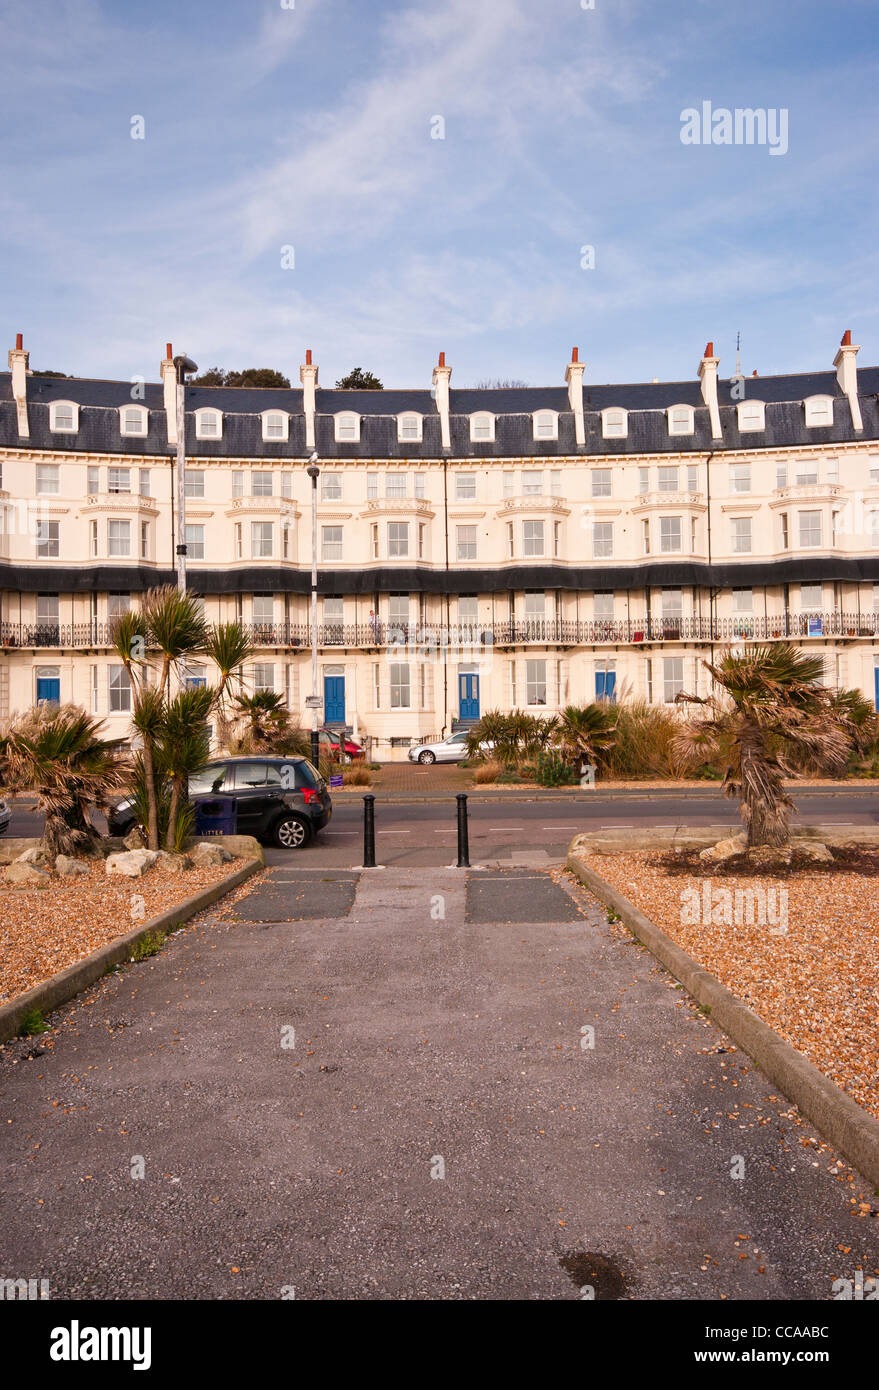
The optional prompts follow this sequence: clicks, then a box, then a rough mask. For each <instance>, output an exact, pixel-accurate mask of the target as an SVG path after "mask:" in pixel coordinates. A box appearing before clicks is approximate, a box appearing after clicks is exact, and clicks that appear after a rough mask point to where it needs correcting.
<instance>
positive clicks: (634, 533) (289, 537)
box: [0, 333, 879, 757]
mask: <svg viewBox="0 0 879 1390" xmlns="http://www.w3.org/2000/svg"><path fill="white" fill-rule="evenodd" d="M858 351H859V349H858V348H857V347H856V346H853V345H852V343H851V335H850V334H849V333H846V334H845V335H844V336H843V339H842V343H841V345H840V347H839V349H838V351H837V352H836V355H835V358H834V361H833V367H832V369H831V370H828V371H819V372H813V373H805V374H799V375H791V376H770V377H758V376H756V375H754V376H752V377H747V378H745V377H741V376H739V377H733V378H731V379H726V380H721V379H719V377H718V366H719V360H718V358H717V357H715V356H714V351H713V345H712V344H711V343H709V344H708V345H707V347H706V350H705V354H704V356H703V357H702V359H701V361H700V363H699V368H698V374H697V377H696V379H695V380H693V381H683V382H681V381H678V382H653V383H642V384H634V385H619V386H616V385H608V386H597V385H591V384H590V383H588V382H587V381H586V380H585V371H586V369H585V365H584V364H583V363H581V362H580V361H579V360H578V353H577V350H576V349H574V351H573V353H572V356H571V361H570V362H568V364H567V366H566V367H565V371H564V383H565V384H564V385H560V386H557V387H539V388H538V387H535V388H531V387H527V388H516V389H503V388H500V389H491V390H469V389H468V390H457V389H455V388H453V387H452V385H451V376H452V369H451V367H449V366H447V365H446V363H445V359H444V354H440V358H439V363H438V365H437V366H436V367H435V368H434V371H433V381H432V384H431V387H430V388H427V387H425V388H424V389H420V390H381V391H340V390H324V389H322V388H321V387H320V385H319V382H318V367H317V365H315V364H314V363H312V361H311V354H310V353H307V354H306V361H305V363H304V364H303V366H302V367H301V368H300V372H299V376H300V382H301V387H300V388H299V389H296V390H275V389H272V390H252V389H246V388H244V389H234V388H222V387H214V388H212V387H197V386H193V387H187V388H186V396H185V401H186V405H185V427H186V438H185V449H186V457H187V467H186V475H185V476H186V484H185V497H184V499H183V503H184V507H185V522H186V544H187V549H188V555H187V566H188V582H189V585H190V587H191V588H192V589H193V590H194V591H195V592H197V593H198V594H200V595H202V596H203V598H204V603H205V608H206V612H207V616H208V617H209V618H211V619H215V620H229V619H232V618H239V619H241V620H242V621H243V622H244V623H246V624H247V625H248V627H249V628H250V630H251V632H252V635H253V638H254V641H255V643H256V655H255V658H254V660H253V663H252V665H251V666H250V667H249V668H248V671H247V672H246V683H247V684H248V686H249V687H250V688H261V687H264V688H272V689H275V690H277V691H280V692H283V693H284V695H285V697H286V700H287V702H288V704H289V706H290V708H291V709H292V710H293V711H294V712H295V713H297V714H298V713H300V712H302V713H303V714H304V701H305V697H306V696H307V695H309V694H311V693H312V691H311V667H310V644H311V630H310V598H309V592H310V582H311V559H312V555H311V529H312V515H311V507H312V498H311V493H312V485H311V481H310V479H309V478H308V477H307V475H306V466H307V464H308V461H309V459H310V457H311V455H312V454H313V453H316V454H317V455H318V464H319V467H320V478H319V482H318V488H317V526H318V566H319V595H320V599H319V608H318V643H319V672H320V675H319V690H318V693H319V694H320V695H321V696H322V697H323V699H324V719H325V721H326V722H327V723H330V724H337V725H340V726H348V727H350V728H351V729H352V730H353V732H354V734H355V736H360V737H363V736H364V735H368V736H370V737H371V738H372V740H373V751H374V754H375V755H377V756H379V757H388V756H401V757H402V756H404V750H405V748H406V747H408V745H409V744H410V743H411V741H412V740H414V739H420V738H423V737H430V736H438V735H439V734H440V733H442V732H447V731H449V730H450V729H451V728H452V727H454V726H455V725H456V724H457V723H458V722H459V721H464V722H467V721H471V720H474V719H476V718H478V716H479V714H480V712H482V711H484V710H486V709H489V708H504V709H509V708H512V707H514V706H518V707H522V708H531V709H533V710H535V711H537V710H539V711H542V712H552V711H554V710H556V709H558V708H559V707H560V706H563V705H565V704H568V703H581V702H585V701H587V700H590V699H594V698H595V697H596V696H598V697H602V696H603V697H610V698H619V697H620V696H621V695H623V694H629V695H632V696H636V697H641V698H644V699H647V700H649V701H654V702H661V701H667V702H671V701H673V700H674V698H675V696H676V695H677V694H678V692H679V691H681V690H687V691H694V690H695V691H697V692H699V693H705V690H706V681H707V675H706V672H705V670H704V668H703V667H702V664H701V663H702V660H703V659H704V658H711V657H712V656H713V655H715V654H716V653H717V651H718V649H719V647H720V646H721V645H727V644H730V643H741V642H743V641H749V640H761V641H762V640H767V641H774V640H778V639H781V638H785V637H791V638H793V639H795V640H796V641H797V642H798V643H801V644H802V645H803V646H807V647H809V648H810V649H818V650H820V651H821V652H822V654H823V655H824V657H825V658H826V665H827V673H828V675H827V678H828V680H829V681H831V682H832V683H837V682H838V683H840V684H843V685H847V686H858V687H860V688H861V689H862V690H864V691H865V692H867V693H869V695H870V696H871V698H875V697H876V694H877V692H879V675H877V672H879V642H877V636H879V620H877V613H879V401H877V394H879V369H877V368H875V367H868V368H861V370H860V371H858V369H857V354H858ZM9 367H10V371H9V372H8V373H4V374H0V463H2V478H0V489H2V490H0V513H2V535H0V714H7V713H9V712H11V711H14V710H16V709H22V708H24V707H26V706H28V705H30V704H32V703H33V702H34V701H35V700H53V699H60V700H65V701H66V700H73V701H76V702H77V703H79V704H83V705H85V706H86V708H89V709H91V710H92V711H93V712H94V713H95V714H97V715H100V716H101V717H102V718H104V719H106V721H107V723H108V726H109V728H110V729H111V730H114V729H118V730H119V731H120V732H122V731H123V730H124V729H125V728H126V727H127V719H128V713H129V708H130V698H131V692H130V690H129V689H128V686H127V681H126V677H125V672H124V670H123V668H122V667H121V666H120V665H119V664H118V661H116V660H114V657H113V654H112V652H111V650H110V649H109V647H108V642H107V636H108V624H109V623H110V622H111V621H112V619H113V617H114V616H115V615H116V614H118V613H120V612H121V611H123V610H124V609H125V608H126V607H127V606H128V605H129V604H136V603H137V601H138V596H139V594H140V593H142V592H143V591H144V590H145V589H147V588H149V587H151V586H153V585H156V584H160V583H173V582H175V570H174V565H175V526H176V506H177V501H176V498H175V495H174V493H175V487H174V483H175V466H174V459H175V453H176V447H177V431H176V402H175V397H176V384H175V368H174V364H173V362H172V360H171V349H170V345H169V347H168V353H167V357H166V359H165V360H164V361H163V362H162V364H161V369H160V377H161V380H160V382H159V383H157V384H149V383H139V384H138V383H135V384H134V385H132V383H131V382H130V381H118V382H117V381H91V380H84V379H74V378H56V377H50V376H41V375H39V374H31V373H30V372H29V370H28V353H27V351H26V350H25V349H24V347H23V345H22V341H21V338H20V337H19V339H18V342H17V345H16V347H15V348H14V349H12V350H11V351H10V353H9ZM189 678H190V679H191V680H208V681H210V680H211V679H212V672H211V671H210V670H209V669H204V668H200V667H195V666H193V667H191V668H190V670H189Z"/></svg>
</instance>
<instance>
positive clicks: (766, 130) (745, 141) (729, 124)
mask: <svg viewBox="0 0 879 1390" xmlns="http://www.w3.org/2000/svg"><path fill="white" fill-rule="evenodd" d="M788 116H789V112H788V108H787V107H786V106H777V107H776V106H770V107H769V108H767V107H763V106H760V107H750V106H745V107H742V106H737V107H736V108H735V110H734V111H731V110H730V109H729V107H728V106H717V107H712V105H711V102H710V101H703V102H702V106H701V109H700V108H699V107H697V106H688V107H687V108H686V109H685V110H684V111H682V112H681V144H682V145H768V147H769V153H770V154H771V155H777V154H787V152H788V149H789V143H788Z"/></svg>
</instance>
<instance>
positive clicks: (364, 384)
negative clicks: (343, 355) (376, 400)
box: [336, 367, 384, 391]
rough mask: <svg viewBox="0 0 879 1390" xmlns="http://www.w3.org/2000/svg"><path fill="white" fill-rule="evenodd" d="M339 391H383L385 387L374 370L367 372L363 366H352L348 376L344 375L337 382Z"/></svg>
mask: <svg viewBox="0 0 879 1390" xmlns="http://www.w3.org/2000/svg"><path fill="white" fill-rule="evenodd" d="M336 388H337V390H339V391H383V390H384V387H383V386H382V384H381V382H380V381H379V379H378V377H377V376H373V374H372V372H365V371H364V370H363V368H362V367H352V369H351V371H350V372H349V373H348V375H347V376H343V377H342V379H341V381H337V382H336Z"/></svg>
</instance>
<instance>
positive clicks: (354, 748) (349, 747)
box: [317, 729, 366, 762]
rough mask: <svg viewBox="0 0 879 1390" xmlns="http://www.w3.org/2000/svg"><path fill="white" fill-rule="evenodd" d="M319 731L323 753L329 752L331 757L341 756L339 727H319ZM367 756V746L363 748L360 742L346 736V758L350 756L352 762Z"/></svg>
mask: <svg viewBox="0 0 879 1390" xmlns="http://www.w3.org/2000/svg"><path fill="white" fill-rule="evenodd" d="M317 732H318V734H319V736H320V751H321V753H326V754H329V756H330V757H331V758H338V756H339V730H338V729H318V731H317ZM365 756H366V749H365V748H363V747H362V746H361V745H360V744H359V743H355V742H354V740H353V739H350V738H346V739H345V757H346V758H350V759H351V760H352V762H356V761H357V759H358V758H364V757H365Z"/></svg>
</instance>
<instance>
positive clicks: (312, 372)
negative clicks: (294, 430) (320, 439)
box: [299, 348, 317, 449]
mask: <svg viewBox="0 0 879 1390" xmlns="http://www.w3.org/2000/svg"><path fill="white" fill-rule="evenodd" d="M299 380H300V381H301V382H302V409H303V412H304V414H305V447H306V449H313V448H314V439H315V434H314V417H315V414H316V411H317V367H316V366H315V364H314V363H313V362H312V360H311V348H306V349H305V362H304V363H303V365H302V366H301V367H300V368H299Z"/></svg>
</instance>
